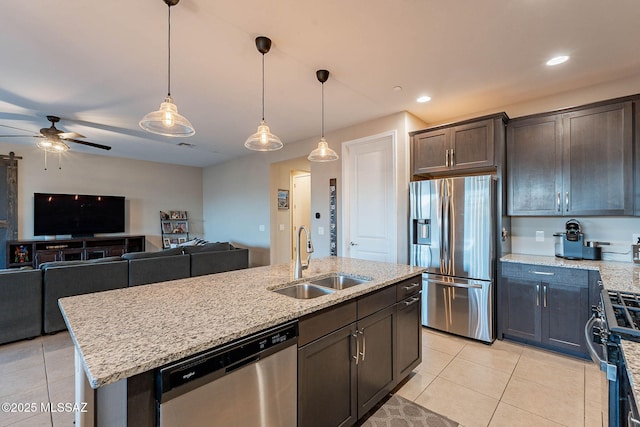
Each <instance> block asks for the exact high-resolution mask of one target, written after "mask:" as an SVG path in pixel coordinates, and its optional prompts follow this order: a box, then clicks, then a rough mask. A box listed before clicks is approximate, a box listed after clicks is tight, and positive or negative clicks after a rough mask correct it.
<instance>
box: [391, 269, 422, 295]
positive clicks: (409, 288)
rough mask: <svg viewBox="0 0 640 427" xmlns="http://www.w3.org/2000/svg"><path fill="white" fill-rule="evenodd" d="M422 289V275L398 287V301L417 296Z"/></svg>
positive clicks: (404, 281)
mask: <svg viewBox="0 0 640 427" xmlns="http://www.w3.org/2000/svg"><path fill="white" fill-rule="evenodd" d="M420 289H422V275H420V276H415V277H412V278H410V279H407V280H403V281H402V282H400V283H398V284H397V285H396V301H402V300H403V299H405V298H407V297H410V296H412V295H416V294H417V293H418V292H420Z"/></svg>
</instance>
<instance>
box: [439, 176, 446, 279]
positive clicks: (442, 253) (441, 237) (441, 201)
mask: <svg viewBox="0 0 640 427" xmlns="http://www.w3.org/2000/svg"><path fill="white" fill-rule="evenodd" d="M439 184H440V197H438V211H439V213H440V223H439V224H438V225H439V226H440V230H439V232H438V234H439V240H440V241H439V243H440V265H439V267H440V271H443V270H444V269H445V248H444V233H443V231H444V230H445V229H446V228H445V227H446V226H445V223H444V222H445V211H444V188H445V187H444V181H440V182H439Z"/></svg>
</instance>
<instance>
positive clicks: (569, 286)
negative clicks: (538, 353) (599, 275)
mask: <svg viewBox="0 0 640 427" xmlns="http://www.w3.org/2000/svg"><path fill="white" fill-rule="evenodd" d="M500 293H501V299H502V301H501V302H502V304H501V305H502V313H501V314H502V316H501V318H502V335H503V336H504V337H505V338H512V339H516V340H519V341H523V342H526V343H528V344H532V345H539V346H542V347H545V348H549V349H552V350H558V351H562V352H565V353H569V354H573V355H576V356H582V357H586V356H587V348H586V345H585V342H584V330H583V328H584V325H585V323H586V322H587V317H588V315H589V273H588V271H587V270H578V269H573V268H555V267H546V266H539V265H532V264H514V263H502V276H501V281H500Z"/></svg>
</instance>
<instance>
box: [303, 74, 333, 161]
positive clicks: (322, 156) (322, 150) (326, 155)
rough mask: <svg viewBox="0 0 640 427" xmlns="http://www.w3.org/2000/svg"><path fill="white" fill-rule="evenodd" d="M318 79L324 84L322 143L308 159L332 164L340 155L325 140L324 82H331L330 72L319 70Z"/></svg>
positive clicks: (319, 143)
mask: <svg viewBox="0 0 640 427" xmlns="http://www.w3.org/2000/svg"><path fill="white" fill-rule="evenodd" d="M316 77H317V78H318V81H319V82H320V83H322V133H321V135H320V142H318V148H316V149H315V150H313V151H312V152H311V154H309V157H307V159H309V160H310V161H312V162H332V161H334V160H338V159H339V157H338V153H336V152H335V151H333V150H332V149H331V148H330V147H329V144H327V141H326V140H325V139H324V82H326V81H327V80H329V71H327V70H318V71H316Z"/></svg>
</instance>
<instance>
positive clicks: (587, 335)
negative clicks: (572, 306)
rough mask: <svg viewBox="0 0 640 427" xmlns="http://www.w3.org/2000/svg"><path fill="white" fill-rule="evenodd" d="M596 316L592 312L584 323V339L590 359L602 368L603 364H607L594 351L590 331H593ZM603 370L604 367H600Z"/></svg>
mask: <svg viewBox="0 0 640 427" xmlns="http://www.w3.org/2000/svg"><path fill="white" fill-rule="evenodd" d="M597 320H598V317H596V314H595V313H593V314H592V315H591V318H590V319H589V320H588V321H587V323H586V325H584V341H585V343H587V350H588V351H589V356H591V360H593V361H594V362H595V363H597V364H599V365H600V369H602V367H603V365H606V364H607V361H606V360H604V359H601V358H600V356H598V352H597V351H596V347H595V346H594V345H593V341H592V340H593V337H592V336H591V332H592V331H593V326H594V325H595V323H596V321H597ZM602 370H603V371H604V369H602Z"/></svg>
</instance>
